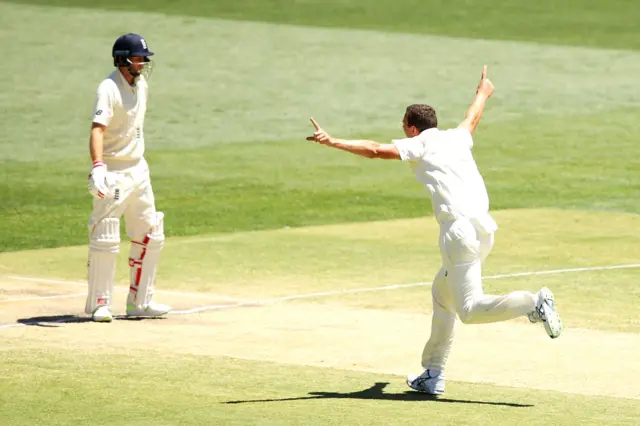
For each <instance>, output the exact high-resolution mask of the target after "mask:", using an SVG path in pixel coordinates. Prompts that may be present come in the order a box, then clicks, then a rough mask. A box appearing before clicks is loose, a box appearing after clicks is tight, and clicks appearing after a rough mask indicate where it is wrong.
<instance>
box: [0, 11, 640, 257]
mask: <svg viewBox="0 0 640 426" xmlns="http://www.w3.org/2000/svg"><path fill="white" fill-rule="evenodd" d="M0 10H1V11H2V13H1V14H0V15H1V16H2V18H0V19H2V24H3V25H2V26H1V28H2V30H0V31H2V34H3V36H6V37H12V38H13V37H15V34H20V36H19V37H17V38H16V42H15V43H13V44H11V45H3V46H2V48H0V49H2V53H3V54H4V55H5V56H7V57H9V58H12V60H10V61H7V62H6V63H5V64H3V67H5V69H6V71H7V74H9V75H13V76H15V78H13V79H7V80H3V82H2V83H0V86H1V85H4V90H3V93H6V94H9V93H12V94H20V96H7V97H4V98H0V104H1V105H2V106H3V107H4V108H5V109H6V111H7V113H6V114H5V115H3V116H2V118H0V122H1V123H2V124H3V128H4V129H5V136H4V137H3V138H2V140H1V141H0V145H1V148H2V149H1V150H0V161H1V162H2V168H1V171H0V176H1V177H2V179H1V182H2V183H1V184H0V197H2V199H3V200H4V202H3V203H2V205H1V206H0V213H1V214H2V217H3V219H4V221H5V223H6V224H7V226H5V227H3V229H2V231H1V234H0V235H1V236H2V238H0V251H10V250H20V249H26V248H36V247H55V246H61V245H68V244H80V243H83V242H84V241H86V230H85V223H86V221H87V216H88V213H89V209H90V197H89V196H88V194H86V193H85V189H84V188H85V185H84V182H85V176H86V173H87V170H88V154H87V129H88V120H89V114H90V110H91V105H92V102H93V93H94V91H95V86H96V85H97V83H98V81H100V79H101V78H103V76H104V75H105V74H106V72H108V70H109V65H110V64H109V60H108V49H109V46H110V45H111V43H112V39H113V38H114V37H115V35H117V34H119V33H120V32H122V31H124V30H125V28H140V29H141V30H143V31H142V32H143V33H144V34H146V35H147V38H148V39H150V40H154V42H153V43H152V48H154V49H156V51H157V53H158V56H157V61H158V67H157V70H156V73H155V74H154V76H153V80H152V81H153V93H152V99H151V107H150V111H149V117H148V124H147V139H148V154H147V157H148V159H149V160H150V162H151V165H152V176H153V182H154V188H155V191H156V195H157V201H158V207H159V208H160V209H162V210H163V211H165V213H166V214H167V222H168V224H169V226H167V232H168V234H169V235H198V234H200V233H211V232H233V231H245V230H252V229H269V228H280V227H284V226H306V225H313V224H323V223H339V222H352V221H367V220H376V219H392V218H400V217H418V216H422V215H425V214H428V213H429V212H430V207H429V203H428V200H426V198H425V196H424V195H425V194H424V192H423V191H422V190H421V188H420V187H419V185H418V183H417V182H416V181H415V179H414V178H413V177H412V175H411V173H410V172H409V171H408V170H407V169H406V168H405V167H403V166H402V165H400V164H389V163H383V162H380V161H377V162H376V161H370V160H364V159H361V158H356V157H353V156H348V155H346V154H345V153H341V152H331V151H327V150H324V149H323V148H321V147H318V146H315V145H312V144H308V143H305V141H304V140H303V137H304V136H306V135H307V133H308V132H309V131H310V126H309V124H308V121H307V116H308V115H311V114H313V115H314V116H315V117H316V118H317V119H318V120H319V121H320V122H321V123H322V124H323V125H324V126H325V127H326V128H327V129H329V130H331V131H333V132H334V133H336V134H338V135H345V136H349V135H351V136H366V137H368V138H374V139H379V140H389V139H390V138H392V137H397V136H399V135H400V134H401V133H400V118H401V116H402V113H403V110H404V107H405V105H406V104H408V103H410V102H418V101H428V102H430V103H433V104H434V105H435V106H436V107H437V108H438V110H439V111H440V112H441V121H442V122H443V125H451V124H455V123H456V121H457V120H459V119H460V118H462V115H463V114H464V110H465V108H466V107H467V104H468V102H470V100H471V97H472V95H473V90H474V87H475V84H476V80H477V75H476V73H475V72H470V71H469V69H470V67H471V64H473V63H477V65H478V69H480V66H481V64H482V63H484V62H485V61H486V62H487V63H489V65H490V72H491V73H492V76H493V77H492V78H494V80H495V82H496V84H497V87H498V89H497V92H496V95H495V97H494V98H493V99H492V103H491V105H490V107H489V108H488V111H487V116H486V118H485V121H484V122H483V125H482V126H481V128H480V130H479V131H478V134H477V136H476V142H477V148H476V151H475V154H476V157H477V159H478V163H479V164H480V167H481V170H482V171H483V173H484V175H485V178H486V182H487V185H488V187H489V191H490V196H491V199H492V205H493V207H494V208H497V209H501V208H512V207H560V208H581V209H582V208H586V209H601V210H607V211H628V212H638V211H640V205H639V203H638V199H637V197H635V193H636V192H637V189H638V185H637V182H636V181H635V180H634V179H633V178H632V177H633V171H634V170H636V169H637V167H638V160H637V158H636V156H635V155H634V153H635V145H636V140H637V136H638V134H639V133H640V128H639V124H638V121H637V120H636V117H637V114H638V105H639V100H640V99H639V98H638V96H637V91H636V90H633V88H634V87H635V84H636V82H635V79H634V78H635V77H634V74H633V73H630V72H629V70H630V69H635V68H637V66H638V65H639V64H640V56H638V54H637V53H635V52H623V51H610V50H601V49H586V48H575V47H558V46H540V45H536V44H530V43H514V42H504V41H481V40H462V39H457V38H445V37H434V36H428V35H419V34H389V33H383V32H374V31H354V30H345V29H332V30H329V29H318V28H305V27H290V26H276V25H271V24H264V23H256V22H233V21H220V20H217V21H212V20H207V19H199V18H198V19H195V18H194V19H191V18H189V19H190V20H189V22H188V25H187V24H185V25H178V24H179V23H181V22H183V21H184V19H185V18H184V17H176V16H165V15H159V14H147V15H145V16H144V19H142V18H143V16H142V15H141V14H124V15H123V14H117V16H118V19H111V18H114V17H115V16H116V14H115V13H113V12H103V11H98V10H81V9H62V8H41V7H33V6H21V5H14V4H8V3H0ZM87 21H91V22H94V23H95V25H92V27H91V28H88V27H87V26H86V22H87ZM18 23H19V24H18ZM61 23H63V24H61ZM59 25H63V26H65V28H68V29H69V32H68V33H64V34H60V35H58V38H57V39H56V40H55V41H53V40H52V41H48V40H43V39H42V38H40V37H39V36H36V35H35V34H36V33H37V31H36V29H45V30H46V29H47V28H48V29H50V30H51V31H53V30H54V29H55V28H57V27H58V26H59ZM169 29H170V30H169ZM79 35H84V36H85V37H86V40H88V41H87V43H82V44H80V45H77V46H76V45H75V44H74V43H75V39H76V38H77V37H78V36H79ZM197 35H198V36H199V46H200V48H199V49H198V50H197V51H196V52H193V54H192V56H190V58H191V60H190V61H184V57H183V55H182V53H181V52H182V48H181V47H180V46H182V43H184V42H186V41H188V40H193V39H194V37H196V36H197ZM225 40H227V41H228V40H233V48H229V43H228V42H225ZM70 44H74V46H75V48H76V49H77V54H78V55H79V56H81V57H86V58H89V60H88V61H87V63H86V64H83V66H82V67H71V68H70V67H69V66H68V64H67V63H66V62H67V60H66V59H65V58H64V57H63V56H61V55H59V54H58V49H59V46H60V45H70ZM100 46H102V47H100ZM154 46H156V47H154ZM337 46H340V48H337ZM416 46H424V48H425V50H428V51H429V55H423V56H418V57H417V58H415V59H414V60H412V61H407V60H406V58H407V57H410V56H411V55H412V52H413V50H414V49H415V48H416ZM98 49H103V50H102V51H99V50H98ZM24 52H28V53H27V54H25V53H24ZM105 52H107V53H105ZM292 52H295V55H292ZM451 52H457V53H458V55H451ZM35 58H38V60H37V63H38V64H39V66H38V67H37V68H36V67H32V66H30V64H31V63H33V62H34V61H35ZM318 58H322V60H323V61H326V62H327V63H340V64H341V66H340V67H337V69H332V70H331V72H328V71H327V70H326V69H323V68H320V67H309V66H308V64H309V63H312V62H313V61H314V60H317V59H318ZM416 75H424V76H425V77H424V81H420V82H419V83H417V85H418V88H419V89H418V91H417V93H416V89H415V86H416V83H414V82H413V79H415V76H416ZM17 76H20V78H19V79H18V78H17ZM176 76H182V78H176ZM539 76H543V78H540V77H539ZM51 81H57V82H59V84H57V85H55V86H53V87H52V85H51V84H50V82H51ZM70 87H74V90H70ZM372 93H375V96H372ZM3 99H4V100H3ZM60 105H65V108H60ZM233 142H235V143H233ZM238 142H243V143H242V144H239V143H238ZM319 206H322V208H319Z"/></svg>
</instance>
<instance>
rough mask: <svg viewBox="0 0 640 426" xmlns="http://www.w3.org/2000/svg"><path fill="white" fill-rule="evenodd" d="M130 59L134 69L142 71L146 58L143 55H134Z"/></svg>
mask: <svg viewBox="0 0 640 426" xmlns="http://www.w3.org/2000/svg"><path fill="white" fill-rule="evenodd" d="M129 61H131V68H132V69H133V70H134V71H136V72H142V70H143V69H144V66H145V58H144V57H143V56H132V57H130V58H129Z"/></svg>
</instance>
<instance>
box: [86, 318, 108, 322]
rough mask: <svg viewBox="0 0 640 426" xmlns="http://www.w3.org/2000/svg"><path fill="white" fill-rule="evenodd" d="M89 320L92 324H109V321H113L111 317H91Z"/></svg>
mask: <svg viewBox="0 0 640 426" xmlns="http://www.w3.org/2000/svg"><path fill="white" fill-rule="evenodd" d="M91 320H92V321H93V322H111V321H113V317H104V318H94V317H92V318H91Z"/></svg>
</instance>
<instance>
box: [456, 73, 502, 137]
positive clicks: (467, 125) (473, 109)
mask: <svg viewBox="0 0 640 426" xmlns="http://www.w3.org/2000/svg"><path fill="white" fill-rule="evenodd" d="M492 93H493V83H492V82H491V80H489V79H488V78H487V66H486V65H485V66H484V68H483V69H482V78H481V79H480V84H479V85H478V90H477V91H476V98H475V100H474V101H473V103H472V104H471V106H470V107H469V109H468V110H467V115H466V116H465V118H464V121H463V122H462V123H460V125H458V128H462V129H467V130H468V131H469V133H471V134H473V132H474V131H475V130H476V127H477V126H478V123H479V122H480V119H481V118H482V113H483V112H484V107H485V105H486V103H487V100H488V99H489V98H490V97H491V94H492Z"/></svg>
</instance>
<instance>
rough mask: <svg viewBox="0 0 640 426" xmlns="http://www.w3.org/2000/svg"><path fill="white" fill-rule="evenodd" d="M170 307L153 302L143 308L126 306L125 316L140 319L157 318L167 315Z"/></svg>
mask: <svg viewBox="0 0 640 426" xmlns="http://www.w3.org/2000/svg"><path fill="white" fill-rule="evenodd" d="M170 310H171V306H169V305H163V304H161V303H156V302H154V301H153V300H152V301H150V302H149V303H147V304H146V305H145V306H136V305H130V304H127V316H130V317H140V318H157V317H161V316H164V315H166V314H168V313H169V311H170Z"/></svg>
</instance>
